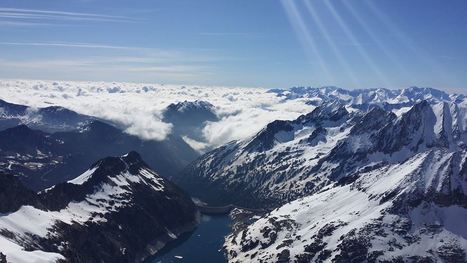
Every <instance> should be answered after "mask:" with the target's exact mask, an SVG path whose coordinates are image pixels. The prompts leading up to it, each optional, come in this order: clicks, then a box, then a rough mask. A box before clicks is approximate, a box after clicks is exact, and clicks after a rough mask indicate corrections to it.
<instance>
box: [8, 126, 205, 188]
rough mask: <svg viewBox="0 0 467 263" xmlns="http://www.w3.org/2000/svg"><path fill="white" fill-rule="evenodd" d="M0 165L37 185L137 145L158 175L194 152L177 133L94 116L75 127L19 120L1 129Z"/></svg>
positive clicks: (66, 177) (184, 161) (169, 173)
mask: <svg viewBox="0 0 467 263" xmlns="http://www.w3.org/2000/svg"><path fill="white" fill-rule="evenodd" d="M0 149H1V151H0V171H1V172H3V173H9V174H14V175H17V176H20V178H21V181H22V182H23V183H25V185H26V186H28V187H30V188H32V189H35V190H40V189H44V188H47V187H50V186H52V185H55V184H57V183H61V182H64V181H67V180H69V179H71V178H72V177H73V176H76V174H79V173H80V172H83V171H85V170H86V169H87V167H89V165H90V164H92V163H93V162H95V160H98V159H100V158H103V157H106V156H115V155H121V154H124V153H126V152H129V151H132V150H136V151H138V152H140V153H141V155H142V156H143V158H144V159H145V160H147V162H148V163H149V164H150V165H151V167H154V170H155V171H157V172H158V173H159V174H161V175H162V176H166V177H170V176H173V175H174V174H175V173H176V172H178V171H180V170H182V169H183V167H185V166H186V165H187V164H188V163H189V162H191V161H192V160H194V159H195V158H196V157H197V156H198V153H197V152H195V151H194V150H193V149H192V148H191V147H190V146H189V145H188V144H186V143H185V142H184V141H183V139H182V138H180V137H178V136H168V137H167V138H166V139H165V140H164V141H146V140H141V139H140V138H138V137H136V136H133V135H129V134H126V133H124V132H123V131H121V130H119V129H118V128H116V127H114V126H111V125H109V124H107V123H103V122H100V121H97V120H94V121H91V122H89V123H87V124H85V125H83V126H80V127H79V129H78V130H73V131H66V132H57V133H53V134H49V133H45V132H42V131H40V130H33V129H30V128H29V127H27V126H25V125H20V126H17V127H13V128H10V129H6V130H4V131H0Z"/></svg>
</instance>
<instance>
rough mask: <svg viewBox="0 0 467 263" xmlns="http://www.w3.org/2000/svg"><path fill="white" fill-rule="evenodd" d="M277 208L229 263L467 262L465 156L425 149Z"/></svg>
mask: <svg viewBox="0 0 467 263" xmlns="http://www.w3.org/2000/svg"><path fill="white" fill-rule="evenodd" d="M356 176H357V177H358V179H356V180H355V181H354V182H353V183H350V184H346V185H339V184H333V185H329V186H328V187H326V188H324V189H322V191H321V192H319V193H317V194H314V195H312V196H309V197H305V198H302V199H298V200H296V201H293V202H291V203H288V204H286V205H284V206H282V207H280V208H278V209H275V210H274V211H272V212H271V213H269V214H268V215H267V216H265V217H263V218H261V219H259V220H257V221H256V222H255V223H253V224H252V225H250V226H248V227H247V228H246V229H241V230H238V231H237V232H235V233H233V234H231V235H230V236H229V237H227V238H226V244H225V248H226V250H227V254H228V257H229V262H385V261H386V262H466V261H467V256H466V255H467V254H466V253H467V251H466V250H467V227H466V226H465V219H466V218H467V152H466V151H465V150H458V151H449V150H447V149H428V150H426V151H424V152H421V153H418V154H415V155H414V156H412V157H410V158H409V159H408V160H406V161H404V162H403V163H401V164H387V165H384V166H382V167H380V168H377V169H374V170H371V171H361V172H358V173H357V175H356Z"/></svg>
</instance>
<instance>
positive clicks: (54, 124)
mask: <svg viewBox="0 0 467 263" xmlns="http://www.w3.org/2000/svg"><path fill="white" fill-rule="evenodd" d="M96 119H97V118H94V117H90V116H86V115H82V114H79V113H76V112H74V111H71V110H69V109H66V108H63V107H60V106H49V107H44V108H33V107H29V106H25V105H20V104H14V103H9V102H6V101H4V100H1V99H0V130H4V129H7V128H12V127H15V126H17V125H20V124H24V125H28V126H29V127H31V128H34V129H39V130H43V131H46V132H58V131H70V130H75V129H77V128H78V127H79V126H81V125H83V124H86V123H88V122H90V121H92V120H96Z"/></svg>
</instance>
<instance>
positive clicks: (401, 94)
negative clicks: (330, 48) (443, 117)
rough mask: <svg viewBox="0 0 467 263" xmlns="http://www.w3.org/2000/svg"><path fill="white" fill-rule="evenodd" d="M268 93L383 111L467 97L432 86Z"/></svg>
mask: <svg viewBox="0 0 467 263" xmlns="http://www.w3.org/2000/svg"><path fill="white" fill-rule="evenodd" d="M269 92H271V93H274V94H277V96H279V97H282V98H284V99H297V98H305V99H308V102H307V103H309V104H312V105H316V106H319V105H325V104H328V103H333V102H339V103H341V104H344V105H348V106H350V107H353V108H356V109H368V108H369V107H371V105H379V106H380V107H382V108H384V109H386V110H399V109H402V108H407V107H411V106H413V105H414V104H415V103H418V102H421V101H423V100H426V101H428V102H429V103H439V102H453V103H461V102H463V101H465V100H466V99H467V97H466V96H465V95H462V94H447V93H446V92H444V91H441V90H437V89H433V88H419V87H410V88H406V89H381V88H380V89H355V90H346V89H341V88H337V87H322V88H312V87H294V88H291V89H272V90H269Z"/></svg>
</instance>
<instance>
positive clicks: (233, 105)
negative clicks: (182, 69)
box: [0, 80, 313, 148]
mask: <svg viewBox="0 0 467 263" xmlns="http://www.w3.org/2000/svg"><path fill="white" fill-rule="evenodd" d="M0 90H1V95H0V99H4V100H6V101H9V102H13V103H19V104H25V105H30V106H34V107H44V106H50V105H59V106H63V107H66V108H69V109H71V110H74V111H77V112H79V113H83V114H87V115H92V116H96V117H99V118H103V119H107V120H111V121H113V122H116V123H119V124H120V125H121V126H122V127H124V128H125V131H126V132H127V133H130V134H134V135H137V136H139V137H141V138H144V139H154V140H163V139H164V138H165V137H166V136H167V135H168V134H170V133H171V129H172V125H171V124H170V123H165V122H163V121H162V113H163V111H164V109H165V108H166V107H167V106H168V105H169V104H171V103H176V102H180V101H185V100H186V101H195V100H204V101H207V102H210V103H211V104H213V105H214V106H215V108H216V113H217V114H218V116H219V117H220V121H217V122H210V123H207V125H206V126H205V128H204V130H203V134H204V136H205V141H204V142H201V143H200V142H194V141H191V140H190V139H188V140H187V141H188V142H189V143H190V144H191V145H193V146H194V147H195V148H202V145H206V144H207V145H209V146H210V147H214V146H218V145H221V144H224V143H226V142H229V141H231V140H237V139H244V138H246V137H248V136H251V135H253V134H254V133H256V132H258V131H259V130H260V129H261V128H263V127H264V126H265V125H266V124H267V123H269V122H271V121H273V120H276V119H294V118H296V117H297V116H299V115H300V114H303V113H306V112H309V111H311V110H312V109H313V106H310V105H306V104H305V101H304V100H300V99H297V100H282V99H281V98H279V97H277V96H276V95H275V94H273V93H268V92H267V90H266V89H262V88H241V87H236V88H227V87H212V86H210V87H206V86H180V85H162V84H133V83H116V82H71V81H57V82H54V81H33V80H1V81H0Z"/></svg>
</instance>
